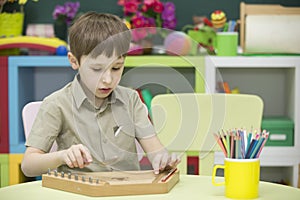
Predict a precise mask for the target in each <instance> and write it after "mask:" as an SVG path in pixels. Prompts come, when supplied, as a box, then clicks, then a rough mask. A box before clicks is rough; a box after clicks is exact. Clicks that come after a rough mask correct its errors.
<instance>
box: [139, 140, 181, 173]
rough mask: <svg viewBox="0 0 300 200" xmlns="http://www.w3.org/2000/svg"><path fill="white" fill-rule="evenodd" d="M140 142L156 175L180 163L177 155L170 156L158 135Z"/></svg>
mask: <svg viewBox="0 0 300 200" xmlns="http://www.w3.org/2000/svg"><path fill="white" fill-rule="evenodd" d="M139 142H140V144H141V146H142V147H143V149H144V151H145V152H146V153H147V156H148V158H149V160H150V162H151V164H152V167H153V170H154V173H155V174H158V173H159V172H160V171H163V170H164V169H165V168H166V167H176V166H177V165H178V163H180V158H179V157H178V156H177V155H176V154H169V152H168V150H167V149H166V148H165V147H164V146H163V145H162V144H161V142H160V140H159V139H158V137H157V136H156V135H155V136H152V137H149V138H144V139H140V140H139Z"/></svg>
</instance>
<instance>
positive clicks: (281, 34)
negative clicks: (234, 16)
mask: <svg viewBox="0 0 300 200" xmlns="http://www.w3.org/2000/svg"><path fill="white" fill-rule="evenodd" d="M299 20H300V7H283V6H281V5H268V4H245V3H244V2H241V4H240V45H241V47H242V49H243V52H244V53H250V54H270V53H272V54H274V53H278V54H295V53H296V54H298V53H300V46H299V45H296V44H299V43H300V37H299V35H300V26H299V25H298V23H299Z"/></svg>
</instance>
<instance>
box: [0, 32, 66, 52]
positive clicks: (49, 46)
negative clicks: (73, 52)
mask: <svg viewBox="0 0 300 200" xmlns="http://www.w3.org/2000/svg"><path fill="white" fill-rule="evenodd" d="M62 46H63V47H65V48H67V43H66V42H65V41H63V40H60V39H58V38H44V37H34V36H17V37H7V38H0V52H1V50H6V49H14V48H28V49H35V50H40V51H46V52H48V53H49V54H52V55H54V54H56V52H57V48H58V47H60V48H62Z"/></svg>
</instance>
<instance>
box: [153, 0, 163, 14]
mask: <svg viewBox="0 0 300 200" xmlns="http://www.w3.org/2000/svg"><path fill="white" fill-rule="evenodd" d="M163 10H164V5H163V4H162V3H161V2H160V1H154V3H153V11H154V12H156V13H161V12H162V11H163Z"/></svg>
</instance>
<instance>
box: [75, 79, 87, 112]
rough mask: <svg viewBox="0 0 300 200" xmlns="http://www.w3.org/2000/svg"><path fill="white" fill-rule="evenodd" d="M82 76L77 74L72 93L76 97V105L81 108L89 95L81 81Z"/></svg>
mask: <svg viewBox="0 0 300 200" xmlns="http://www.w3.org/2000/svg"><path fill="white" fill-rule="evenodd" d="M79 79H80V76H79V74H77V75H76V76H75V78H74V80H73V83H72V93H73V97H74V99H75V103H76V107H77V108H79V107H80V106H81V105H82V103H83V102H84V100H85V99H87V96H86V95H85V93H84V91H83V89H82V87H81V85H80V83H79Z"/></svg>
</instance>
